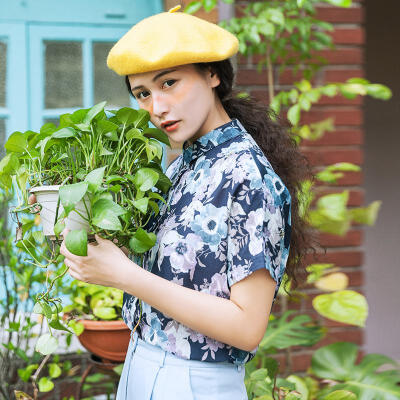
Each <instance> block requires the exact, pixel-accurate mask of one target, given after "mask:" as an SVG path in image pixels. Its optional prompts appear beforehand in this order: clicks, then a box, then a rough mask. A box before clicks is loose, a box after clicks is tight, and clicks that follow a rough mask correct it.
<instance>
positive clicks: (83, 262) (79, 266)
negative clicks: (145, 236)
mask: <svg viewBox="0 0 400 400" xmlns="http://www.w3.org/2000/svg"><path fill="white" fill-rule="evenodd" d="M68 232H69V230H68V229H67V228H65V229H64V231H63V232H62V235H63V237H64V238H65V237H66V236H67V233H68ZM95 238H96V242H97V243H96V242H95V243H88V252H87V256H76V255H75V254H72V253H71V252H70V251H69V250H68V249H67V248H66V246H65V240H63V241H62V243H61V247H60V253H61V254H63V255H64V256H65V259H64V264H65V265H66V266H67V267H69V271H68V272H69V274H70V275H71V276H72V277H73V278H74V279H79V280H80V281H83V282H86V283H94V284H96V285H103V286H108V287H114V288H118V286H119V284H120V283H121V276H122V275H123V273H122V272H123V269H124V268H126V266H127V263H128V262H129V261H130V260H129V258H128V257H127V256H126V255H125V253H124V252H123V251H122V250H121V249H120V248H119V247H118V246H116V245H115V244H114V243H113V242H112V241H111V240H107V239H103V238H101V237H99V236H98V235H95Z"/></svg>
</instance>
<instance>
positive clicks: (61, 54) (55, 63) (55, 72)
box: [44, 40, 83, 108]
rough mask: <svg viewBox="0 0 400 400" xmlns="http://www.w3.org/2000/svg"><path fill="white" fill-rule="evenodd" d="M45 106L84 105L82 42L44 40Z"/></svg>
mask: <svg viewBox="0 0 400 400" xmlns="http://www.w3.org/2000/svg"><path fill="white" fill-rule="evenodd" d="M44 46H45V77H46V81H45V108H62V107H83V77H82V43H81V42H70V41H68V42H67V41H48V40H46V41H44Z"/></svg>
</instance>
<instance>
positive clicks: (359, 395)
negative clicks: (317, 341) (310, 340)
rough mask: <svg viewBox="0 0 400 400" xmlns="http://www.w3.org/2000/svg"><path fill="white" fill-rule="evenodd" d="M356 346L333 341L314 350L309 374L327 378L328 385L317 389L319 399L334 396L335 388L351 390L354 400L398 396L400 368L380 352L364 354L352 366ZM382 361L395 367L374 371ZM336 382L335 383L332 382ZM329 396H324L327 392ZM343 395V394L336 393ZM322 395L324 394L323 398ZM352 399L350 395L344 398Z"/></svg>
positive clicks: (384, 398)
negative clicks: (329, 383) (319, 389)
mask: <svg viewBox="0 0 400 400" xmlns="http://www.w3.org/2000/svg"><path fill="white" fill-rule="evenodd" d="M357 355H358V346H357V345H356V344H354V343H349V342H336V343H332V344H329V345H327V346H324V347H321V348H319V349H317V350H316V351H315V352H314V354H313V356H312V359H311V369H312V373H313V374H314V375H316V376H317V377H319V378H323V379H329V381H330V382H332V384H331V385H329V386H328V387H326V388H324V389H323V390H322V391H321V392H320V397H319V398H322V399H324V400H325V399H335V400H336V399H337V398H344V399H347V398H346V397H333V392H335V391H339V390H340V391H348V392H351V393H354V394H355V396H356V399H357V400H370V399H374V400H395V399H398V398H399V397H400V387H399V386H398V382H400V371H399V368H398V365H397V363H396V362H395V361H394V360H392V359H391V358H389V357H386V356H384V355H380V354H367V355H366V356H365V357H364V358H363V359H362V360H361V362H360V363H359V364H358V365H356V364H355V362H356V359H357ZM385 364H392V365H395V366H396V369H392V370H384V371H382V372H377V369H378V368H379V367H381V366H383V365H385ZM335 381H336V382H335ZM331 393H332V395H331V397H328V395H329V394H331ZM339 394H340V395H341V396H344V395H345V393H343V392H342V393H339ZM324 395H325V396H326V397H324ZM348 398H349V399H353V398H354V397H348Z"/></svg>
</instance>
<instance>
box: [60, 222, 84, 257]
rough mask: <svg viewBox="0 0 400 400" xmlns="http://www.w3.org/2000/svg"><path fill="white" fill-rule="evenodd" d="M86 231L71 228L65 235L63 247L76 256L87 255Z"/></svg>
mask: <svg viewBox="0 0 400 400" xmlns="http://www.w3.org/2000/svg"><path fill="white" fill-rule="evenodd" d="M87 244H88V240H87V232H86V231H85V230H84V229H80V230H72V231H69V232H68V233H67V236H66V237H65V247H66V248H67V249H68V251H70V252H71V253H72V254H75V255H76V256H87Z"/></svg>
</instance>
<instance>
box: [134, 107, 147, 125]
mask: <svg viewBox="0 0 400 400" xmlns="http://www.w3.org/2000/svg"><path fill="white" fill-rule="evenodd" d="M149 121H150V114H149V112H148V111H146V110H144V109H143V108H139V109H138V110H137V117H136V120H135V124H134V125H135V128H146V127H147V124H148V122H149Z"/></svg>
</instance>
